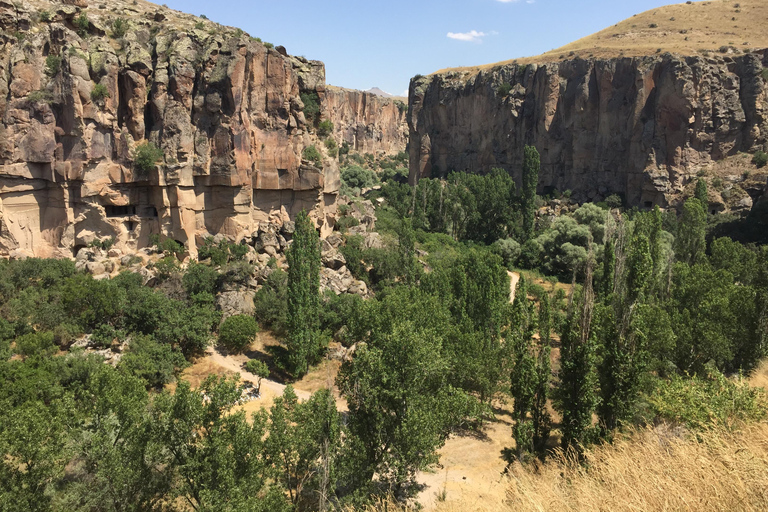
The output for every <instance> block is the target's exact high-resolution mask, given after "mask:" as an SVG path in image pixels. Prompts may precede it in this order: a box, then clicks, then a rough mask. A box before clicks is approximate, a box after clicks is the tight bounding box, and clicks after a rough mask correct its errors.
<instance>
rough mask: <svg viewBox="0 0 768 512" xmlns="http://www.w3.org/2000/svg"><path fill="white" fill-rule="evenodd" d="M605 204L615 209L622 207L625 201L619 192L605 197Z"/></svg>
mask: <svg viewBox="0 0 768 512" xmlns="http://www.w3.org/2000/svg"><path fill="white" fill-rule="evenodd" d="M605 204H606V205H607V206H608V208H610V209H611V210H613V209H614V208H621V207H622V206H623V205H624V201H622V200H621V196H619V195H618V194H611V195H610V196H608V197H606V198H605Z"/></svg>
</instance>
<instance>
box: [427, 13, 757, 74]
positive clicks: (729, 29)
mask: <svg viewBox="0 0 768 512" xmlns="http://www.w3.org/2000/svg"><path fill="white" fill-rule="evenodd" d="M736 5H738V7H736ZM766 26H768V2H766V1H765V0H742V1H740V2H735V1H733V0H713V1H707V2H693V3H691V4H685V3H681V4H674V5H668V6H665V7H660V8H658V9H651V10H649V11H646V12H643V13H640V14H637V15H635V16H633V17H631V18H628V19H626V20H624V21H622V22H619V23H617V24H616V25H613V26H611V27H608V28H606V29H604V30H601V31H600V32H597V33H595V34H592V35H590V36H587V37H584V38H582V39H579V40H577V41H574V42H572V43H570V44H567V45H565V46H562V47H560V48H557V49H555V50H551V51H548V52H546V53H543V54H541V55H538V56H534V57H524V58H519V59H512V60H508V61H504V62H497V63H494V64H486V65H482V66H475V67H464V68H451V69H442V70H440V71H437V72H436V73H435V74H438V73H444V72H448V71H454V72H455V71H459V72H467V73H476V72H477V71H480V70H483V69H489V68H493V67H496V66H500V65H504V64H510V63H513V62H516V63H519V64H531V63H546V62H555V61H558V60H562V59H573V58H575V57H581V58H614V57H618V56H625V57H637V56H644V55H654V54H656V53H663V52H671V53H677V54H681V55H695V54H697V53H700V52H705V51H710V52H716V51H718V50H719V49H720V47H722V46H730V47H732V48H733V49H735V51H739V52H740V51H751V50H755V49H762V48H766V47H768V30H766V29H765V27H766ZM729 51H734V50H729Z"/></svg>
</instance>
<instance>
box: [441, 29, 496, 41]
mask: <svg viewBox="0 0 768 512" xmlns="http://www.w3.org/2000/svg"><path fill="white" fill-rule="evenodd" d="M487 35H488V34H486V33H485V32H478V31H477V30H470V31H469V32H448V38H450V39H456V40H457V41H468V42H470V43H479V42H481V41H482V40H483V38H484V37H485V36H487Z"/></svg>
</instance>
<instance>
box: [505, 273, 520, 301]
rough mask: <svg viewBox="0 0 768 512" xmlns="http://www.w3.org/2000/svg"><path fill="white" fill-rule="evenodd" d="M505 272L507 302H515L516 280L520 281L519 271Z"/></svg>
mask: <svg viewBox="0 0 768 512" xmlns="http://www.w3.org/2000/svg"><path fill="white" fill-rule="evenodd" d="M507 274H509V302H515V289H516V288H517V282H518V281H520V273H519V272H510V271H509V270H507Z"/></svg>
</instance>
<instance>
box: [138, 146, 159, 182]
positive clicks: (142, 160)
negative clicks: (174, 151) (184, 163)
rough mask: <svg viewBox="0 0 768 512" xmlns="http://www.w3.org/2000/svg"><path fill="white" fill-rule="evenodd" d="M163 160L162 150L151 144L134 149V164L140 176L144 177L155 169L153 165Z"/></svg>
mask: <svg viewBox="0 0 768 512" xmlns="http://www.w3.org/2000/svg"><path fill="white" fill-rule="evenodd" d="M161 158H163V150H162V149H160V148H158V147H157V146H155V145H154V144H152V143H151V142H145V143H144V144H140V145H139V146H137V147H136V154H135V155H134V159H133V161H134V164H135V165H136V169H137V170H139V171H141V174H143V175H146V174H148V173H149V172H150V171H153V170H154V169H155V164H156V163H157V161H158V160H160V159H161Z"/></svg>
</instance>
